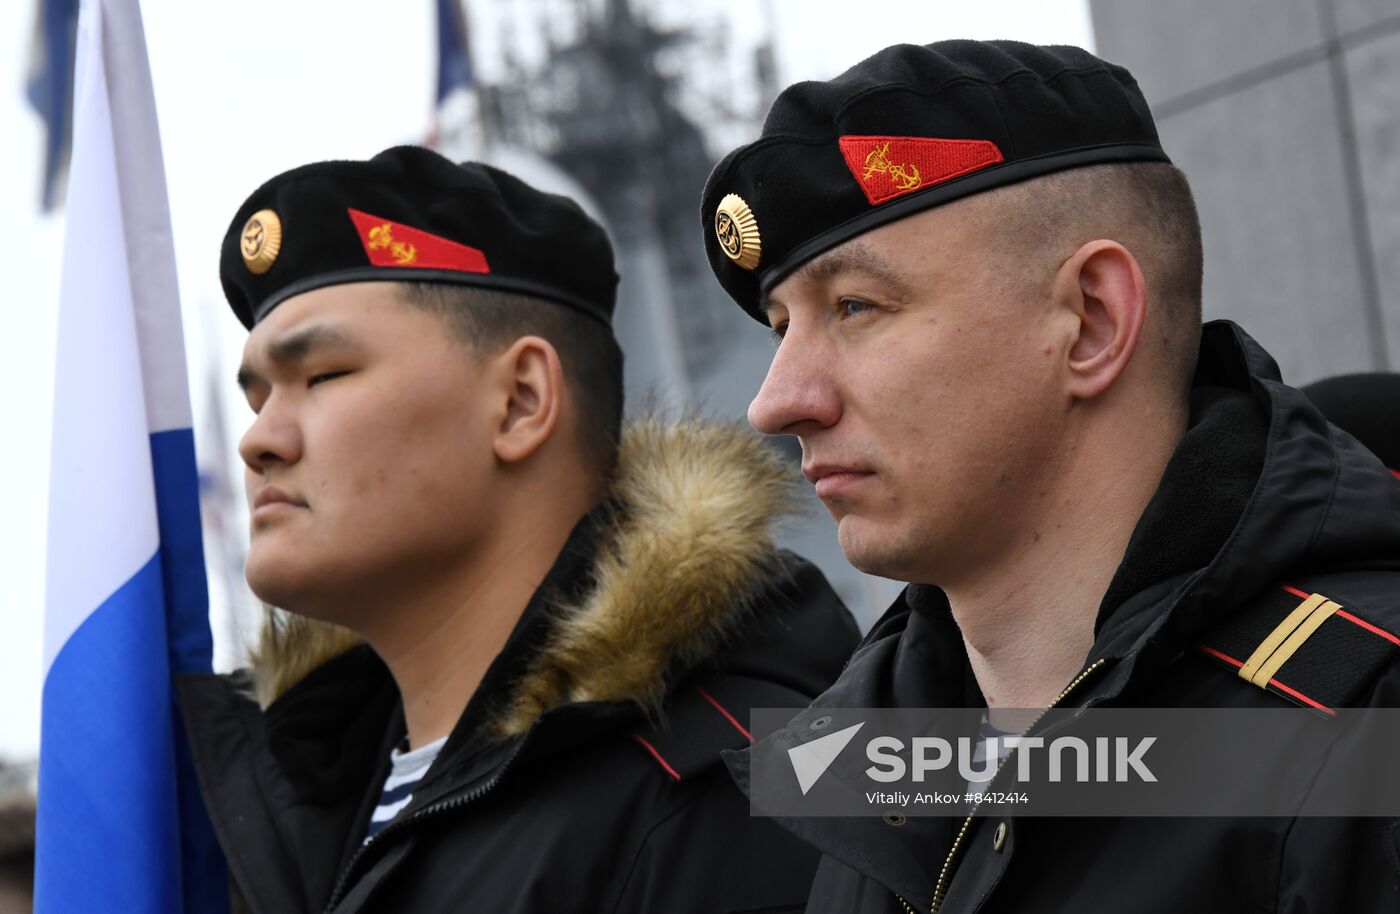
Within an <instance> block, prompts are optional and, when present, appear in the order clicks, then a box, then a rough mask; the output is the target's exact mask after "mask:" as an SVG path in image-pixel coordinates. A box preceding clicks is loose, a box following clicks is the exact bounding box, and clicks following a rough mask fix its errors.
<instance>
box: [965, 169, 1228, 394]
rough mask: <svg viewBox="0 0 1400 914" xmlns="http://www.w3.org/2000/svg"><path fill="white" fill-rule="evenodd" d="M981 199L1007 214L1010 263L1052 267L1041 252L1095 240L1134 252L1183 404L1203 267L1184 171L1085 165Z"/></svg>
mask: <svg viewBox="0 0 1400 914" xmlns="http://www.w3.org/2000/svg"><path fill="white" fill-rule="evenodd" d="M981 196H984V197H986V198H987V199H988V202H993V203H994V204H995V205H996V207H997V212H998V213H1001V214H1003V215H1005V214H1008V213H1009V214H1010V216H1011V217H1010V218H1004V219H1000V220H999V224H1000V226H1001V227H1002V230H1003V231H1004V233H1005V234H1004V238H1005V243H1004V244H999V245H998V247H999V248H1001V253H1002V254H1004V255H1005V256H1007V257H1011V258H1015V259H1014V260H1010V261H1008V262H1012V263H1015V262H1017V261H1022V262H1029V263H1035V264H1038V265H1040V266H1041V267H1045V266H1051V265H1050V264H1048V263H1044V262H1043V261H1044V258H1045V256H1046V255H1051V254H1053V255H1056V256H1061V255H1063V256H1067V255H1068V254H1070V253H1072V252H1073V251H1074V250H1076V249H1077V248H1078V246H1079V245H1082V244H1084V243H1085V242H1088V241H1092V240H1094V239H1096V238H1108V239H1111V240H1114V241H1117V242H1119V243H1120V244H1122V245H1123V246H1124V247H1126V248H1127V249H1128V250H1129V251H1131V252H1132V254H1133V256H1134V257H1135V258H1137V261H1138V264H1139V266H1140V267H1141V268H1142V271H1143V275H1144V278H1145V279H1146V280H1147V286H1148V292H1149V295H1150V300H1149V304H1148V309H1149V318H1148V320H1149V325H1151V326H1155V327H1156V330H1157V333H1158V335H1159V339H1160V342H1161V344H1162V346H1163V349H1164V352H1165V354H1166V358H1167V361H1168V364H1169V366H1170V369H1169V370H1170V371H1171V377H1170V378H1169V381H1170V382H1171V383H1172V384H1173V385H1174V388H1175V389H1176V390H1177V391H1178V392H1179V393H1180V394H1181V396H1182V398H1183V401H1184V400H1185V397H1186V395H1187V393H1188V392H1189V390H1190V386H1191V378H1192V376H1193V375H1194V373H1195V368H1196V356H1197V351H1198V349H1199V346H1200V335H1201V283H1202V269H1203V257H1202V252H1201V223H1200V218H1199V217H1198V215H1197V213H1196V201H1195V199H1194V197H1193V196H1192V194H1191V186H1190V184H1189V183H1188V182H1187V180H1186V175H1184V174H1182V172H1181V170H1180V169H1179V168H1177V167H1176V166H1174V165H1169V164H1167V163H1165V162H1129V163H1112V164H1104V165H1089V166H1085V167H1083V168H1074V169H1069V170H1067V171H1059V172H1054V173H1052V174H1049V175H1046V176H1044V177H1042V178H1036V179H1033V180H1030V181H1025V182H1022V183H1020V184H1013V185H1010V186H1007V187H1003V188H998V189H997V190H994V191H990V192H988V193H986V194H984V195H981ZM969 199H977V198H976V197H973V198H969ZM1037 253H1040V256H1037ZM1056 265H1057V264H1056ZM1052 268H1053V267H1052Z"/></svg>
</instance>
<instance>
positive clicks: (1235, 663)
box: [1197, 644, 1337, 717]
mask: <svg viewBox="0 0 1400 914" xmlns="http://www.w3.org/2000/svg"><path fill="white" fill-rule="evenodd" d="M1197 647H1199V648H1200V649H1201V650H1203V651H1205V652H1206V653H1207V654H1210V655H1211V656H1212V657H1219V658H1220V659H1221V660H1224V661H1225V662H1226V663H1228V664H1230V665H1231V666H1233V667H1242V666H1244V661H1242V660H1236V659H1235V658H1234V657H1231V656H1230V655H1228V654H1222V653H1220V652H1219V651H1217V650H1216V649H1215V648H1213V647H1206V646H1205V645H1204V644H1198V645H1197ZM1269 685H1271V686H1276V687H1278V689H1279V690H1280V691H1282V692H1286V693H1287V694H1289V695H1292V696H1293V697H1294V698H1296V699H1298V700H1299V701H1301V702H1302V703H1303V704H1306V705H1309V706H1311V707H1314V708H1317V709H1318V710H1319V711H1321V712H1323V713H1324V714H1330V715H1332V716H1333V717H1336V716H1337V712H1336V711H1333V710H1332V709H1331V708H1329V707H1327V706H1326V705H1324V704H1322V703H1321V702H1317V701H1313V700H1312V699H1311V698H1309V697H1308V696H1306V695H1304V694H1303V693H1302V692H1299V691H1298V690H1297V689H1292V688H1289V687H1288V686H1286V685H1284V684H1283V683H1281V682H1279V681H1278V680H1277V679H1270V680H1269Z"/></svg>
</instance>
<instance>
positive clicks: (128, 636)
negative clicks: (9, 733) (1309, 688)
mask: <svg viewBox="0 0 1400 914" xmlns="http://www.w3.org/2000/svg"><path fill="white" fill-rule="evenodd" d="M77 34H78V38H77V66H76V70H75V78H74V102H73V110H74V124H73V155H72V161H71V165H70V171H69V187H68V206H67V215H66V223H65V238H64V249H63V261H62V264H63V266H62V269H63V275H62V285H61V293H60V301H59V317H58V346H57V360H56V361H57V368H56V371H57V378H56V381H55V385H54V420H53V451H52V476H51V480H50V493H49V530H48V564H47V593H46V598H45V604H46V606H45V609H46V616H45V624H44V664H43V669H44V684H43V711H42V724H41V736H40V749H39V810H38V832H37V839H36V862H35V869H36V872H35V910H36V911H38V912H40V914H59V912H64V914H68V912H74V911H140V912H174V911H185V912H201V914H202V912H206V911H220V910H224V911H226V910H227V908H228V889H227V877H226V875H225V873H224V864H223V861H222V858H221V856H220V855H219V852H218V848H217V845H216V844H215V843H214V840H213V834H212V829H211V828H210V826H209V822H208V819H207V816H206V815H205V813H204V809H203V805H202V803H201V801H200V797H199V791H198V786H197V784H196V782H195V779H194V775H193V770H192V766H191V764H190V759H189V753H188V750H187V749H186V748H185V740H184V734H183V729H182V727H181V724H180V721H179V717H178V714H177V710H176V706H175V700H174V692H173V688H172V682H171V679H172V676H173V675H174V674H176V673H180V672H196V671H207V670H208V669H209V665H210V653H211V644H210V633H209V620H208V610H207V605H208V594H207V590H206V586H205V580H204V558H203V546H202V544H201V541H200V534H199V508H198V497H199V495H198V482H197V477H196V473H195V461H194V437H193V434H192V432H191V416H190V402H189V391H188V389H187V386H186V378H185V361H184V346H183V337H182V331H181V326H180V309H179V300H178V294H177V289H176V281H175V262H174V250H173V245H172V243H171V232H170V214H169V204H168V200H167V197H166V190H165V175H164V164H163V162H162V158H161V151H160V136H159V131H158V128H157V124H156V110H155V99H154V96H153V94H152V90H151V77H150V69H149V67H148V65H147V62H146V46H145V39H144V38H143V36H142V30H141V14H140V9H139V7H138V5H137V2H136V0H83V3H82V7H81V11H80V13H79V19H78V33H77Z"/></svg>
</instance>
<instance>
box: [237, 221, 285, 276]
mask: <svg viewBox="0 0 1400 914" xmlns="http://www.w3.org/2000/svg"><path fill="white" fill-rule="evenodd" d="M239 248H240V249H241V250H242V251H243V263H244V265H246V266H247V267H248V271H249V272H251V273H257V274H258V275H259V276H261V275H262V274H263V273H266V272H267V271H268V270H270V269H272V264H273V262H274V261H276V260H277V252H278V251H280V250H282V220H281V219H278V218H277V214H276V213H274V212H273V211H272V210H270V209H260V210H258V211H257V212H256V213H253V215H252V216H250V217H248V221H247V222H245V223H243V233H242V235H241V236H240V238H239Z"/></svg>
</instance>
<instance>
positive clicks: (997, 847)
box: [992, 820, 1010, 854]
mask: <svg viewBox="0 0 1400 914" xmlns="http://www.w3.org/2000/svg"><path fill="white" fill-rule="evenodd" d="M1008 831H1010V828H1009V827H1008V826H1007V824H1006V822H1005V820H1003V821H1001V822H998V823H997V830H996V831H994V832H992V850H994V851H996V852H997V853H998V854H1000V853H1001V849H1002V848H1004V847H1006V833H1007V832H1008Z"/></svg>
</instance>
